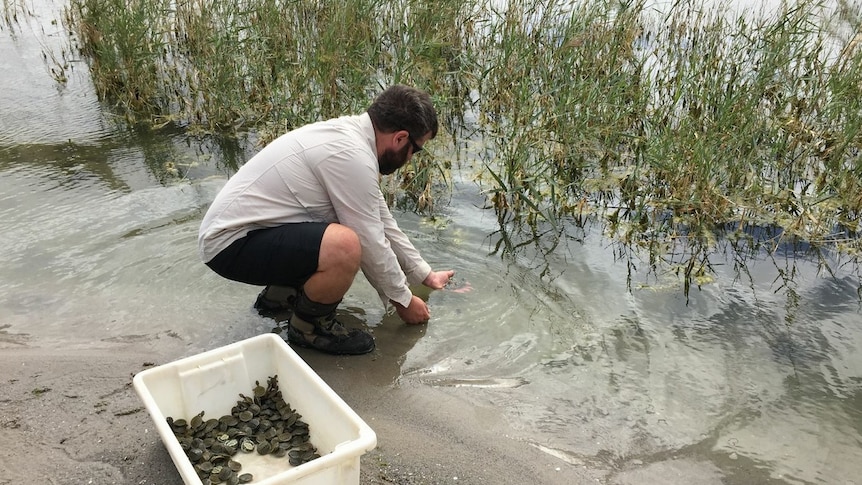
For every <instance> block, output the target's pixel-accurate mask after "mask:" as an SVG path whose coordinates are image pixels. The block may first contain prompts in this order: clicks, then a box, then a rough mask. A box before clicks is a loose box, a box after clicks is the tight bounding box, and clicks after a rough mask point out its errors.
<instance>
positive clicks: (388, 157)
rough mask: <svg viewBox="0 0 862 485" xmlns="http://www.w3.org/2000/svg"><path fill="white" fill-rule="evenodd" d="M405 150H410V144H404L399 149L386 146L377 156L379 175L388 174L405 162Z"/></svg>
mask: <svg viewBox="0 0 862 485" xmlns="http://www.w3.org/2000/svg"><path fill="white" fill-rule="evenodd" d="M407 150H410V144H407V145H405V146H404V148H403V149H402V150H401V151H397V152H396V151H395V150H392V149H390V148H387V149H386V150H385V151H384V152H383V154H382V155H380V156H379V157H377V167H378V170H379V171H380V173H381V175H389V174H391V173H393V172H395V171H396V170H398V169H399V168H401V167H403V166H404V164H405V163H407Z"/></svg>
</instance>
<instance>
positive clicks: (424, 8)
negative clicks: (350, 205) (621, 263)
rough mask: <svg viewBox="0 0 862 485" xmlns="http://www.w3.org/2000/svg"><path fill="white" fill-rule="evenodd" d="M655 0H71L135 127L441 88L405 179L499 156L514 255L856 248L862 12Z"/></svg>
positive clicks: (263, 120)
mask: <svg viewBox="0 0 862 485" xmlns="http://www.w3.org/2000/svg"><path fill="white" fill-rule="evenodd" d="M833 3H834V2H833ZM653 5H656V4H655V3H653V2H647V1H646V0H614V1H611V0H599V1H583V2H572V1H555V0H510V1H508V2H495V1H491V0H471V1H462V0H457V1H455V0H442V1H439V2H424V1H419V0H396V1H382V0H344V1H337V2H336V1H328V0H316V1H315V0H71V3H70V6H69V8H68V9H67V11H66V23H67V25H68V26H69V27H70V30H71V31H73V32H74V33H75V36H76V38H77V41H78V43H79V47H80V51H81V53H82V54H83V55H84V56H85V57H86V59H87V61H88V62H89V65H90V69H91V72H92V77H93V82H94V83H95V86H96V88H97V90H98V92H99V94H100V95H101V96H102V98H103V99H104V100H105V101H106V102H107V103H109V104H111V105H112V106H113V107H114V108H115V109H116V110H118V112H120V113H122V114H123V115H124V116H125V117H126V118H127V119H128V121H129V122H131V123H136V124H139V123H150V124H153V125H156V126H158V125H159V124H163V123H176V124H179V125H181V126H185V127H187V128H188V129H192V130H204V131H212V132H236V131H244V130H255V131H257V132H258V133H259V134H260V138H261V139H262V140H263V141H266V140H268V139H271V138H273V137H275V136H277V135H278V134H280V133H281V132H283V131H284V130H287V129H290V128H292V127H295V126H298V125H301V124H304V123H307V122H311V121H316V120H318V119H321V118H327V117H331V116H337V115H340V114H343V113H348V112H358V111H362V110H364V109H365V107H366V105H367V103H368V100H369V99H370V97H371V96H373V94H374V93H375V92H377V91H378V90H379V88H380V87H381V86H385V85H389V84H392V83H409V84H413V85H416V86H418V87H420V88H423V89H426V90H428V91H429V92H431V93H432V94H433V96H434V97H435V103H436V104H437V106H438V109H439V110H440V114H441V118H442V119H443V120H444V125H445V126H444V133H443V136H441V137H439V139H438V140H436V141H435V142H434V143H435V144H436V145H437V146H438V148H441V149H439V150H438V153H440V154H442V153H449V154H454V155H451V156H450V155H447V156H445V157H444V156H442V155H440V156H439V157H435V156H433V155H424V156H422V157H417V158H416V159H415V160H414V163H413V165H412V166H411V167H409V168H408V169H407V170H405V171H404V174H403V177H402V179H401V180H400V182H402V183H403V184H404V187H406V191H405V192H404V193H405V194H407V195H408V196H409V197H407V198H408V199H409V200H411V201H412V203H414V204H415V205H416V206H417V207H418V208H420V209H422V210H426V209H429V208H431V207H432V206H433V202H434V200H435V199H436V197H435V192H434V190H435V188H437V187H439V186H440V184H439V182H440V181H443V180H445V179H446V174H447V173H448V169H449V167H450V164H451V163H452V160H451V159H452V158H455V157H457V158H458V159H461V158H463V159H464V160H471V161H472V160H478V162H479V164H478V165H479V167H480V168H479V169H478V180H479V182H480V183H481V184H482V185H483V188H485V190H486V193H487V194H488V200H489V206H490V207H493V208H494V209H495V210H496V213H497V215H498V218H499V221H500V224H501V233H500V234H501V235H502V234H506V235H507V236H506V237H500V238H499V241H500V243H499V244H498V249H501V248H502V249H504V250H513V249H514V248H515V247H517V246H518V245H519V244H520V243H518V242H516V241H515V240H514V239H512V238H511V237H509V236H508V235H510V234H512V233H513V228H514V229H515V230H516V231H515V232H517V230H520V231H521V233H522V234H524V235H525V236H524V239H525V240H529V239H530V238H531V237H532V238H535V237H536V235H537V234H545V233H547V232H553V230H551V231H543V230H540V229H539V228H542V227H545V228H552V229H553V228H559V227H561V225H566V224H570V223H572V222H574V223H580V224H583V223H584V222H585V221H587V220H591V221H595V220H599V221H602V223H603V225H604V228H605V230H606V233H607V234H609V235H610V236H611V237H613V238H614V239H615V240H617V241H619V242H621V243H622V244H624V245H626V247H628V248H630V249H633V250H637V249H638V248H641V249H643V250H645V251H646V252H647V253H648V255H649V263H650V265H651V266H658V265H659V263H660V262H661V261H662V260H664V261H667V262H670V263H671V264H672V265H676V266H677V267H679V268H681V271H682V272H683V274H684V277H685V282H686V283H685V284H686V290H687V289H688V287H689V285H690V284H691V283H692V282H694V283H698V282H700V281H706V280H705V279H703V278H704V275H707V274H708V273H710V262H709V254H710V253H711V251H714V250H715V249H716V248H717V247H718V244H719V241H730V242H731V243H732V244H733V245H734V246H735V247H739V248H746V249H747V250H749V251H758V250H761V249H762V248H763V247H767V248H769V249H771V250H774V249H775V248H777V247H778V246H779V245H781V244H783V243H788V242H793V241H799V240H801V241H806V242H807V243H809V244H810V245H812V246H813V247H817V248H825V249H827V250H830V251H833V250H837V251H838V252H839V253H840V254H844V255H849V257H850V259H851V260H852V261H854V262H856V261H857V260H858V257H859V255H860V249H862V247H860V238H859V231H860V227H859V220H860V213H862V195H860V194H862V186H860V185H862V182H860V181H862V161H860V156H859V152H860V143H862V109H860V108H862V106H860V103H862V92H860V91H862V50H860V49H857V48H856V47H855V43H856V42H857V37H856V33H857V30H858V24H859V21H860V18H862V17H860V14H859V12H860V9H859V6H858V5H856V4H853V3H850V2H849V1H839V2H838V3H837V7H836V6H835V5H832V4H830V5H831V6H827V5H826V4H825V3H823V2H819V1H816V0H800V1H799V2H785V3H783V4H782V5H781V7H780V8H779V9H778V10H777V11H775V12H768V13H760V14H758V13H757V12H741V13H738V12H734V11H732V10H731V9H730V8H729V6H727V5H723V4H720V3H719V4H715V5H714V6H713V7H711V8H705V7H704V6H703V5H702V2H697V1H694V0H677V1H675V2H674V3H672V4H671V5H667V4H666V3H664V2H661V5H662V6H663V7H662V10H659V9H657V8H656V7H654V6H653ZM7 11H8V8H7ZM468 140H469V141H471V142H472V145H471V146H478V147H480V149H474V150H470V151H469V153H468V152H466V151H465V148H464V147H465V146H467V145H465V142H466V141H468ZM444 145H445V146H444ZM443 148H446V150H444V149H443ZM448 148H451V150H448ZM429 151H431V150H429ZM763 228H767V229H774V230H767V231H764V230H763ZM763 234H768V236H763ZM629 254H630V253H629Z"/></svg>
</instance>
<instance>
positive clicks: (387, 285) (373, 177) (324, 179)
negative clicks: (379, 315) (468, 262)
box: [317, 149, 431, 306]
mask: <svg viewBox="0 0 862 485" xmlns="http://www.w3.org/2000/svg"><path fill="white" fill-rule="evenodd" d="M371 162H372V163H368V154H365V153H358V152H357V151H356V150H354V149H346V150H344V151H343V152H340V153H337V154H333V156H332V157H330V158H329V159H328V160H327V161H325V162H323V163H321V164H319V165H318V167H317V169H318V170H317V171H318V175H319V180H320V181H321V183H323V184H324V185H325V187H326V190H327V193H328V194H329V198H330V200H331V202H332V206H333V209H334V210H335V214H336V217H337V219H338V222H339V223H340V224H342V225H344V226H346V227H348V228H350V229H352V230H353V231H354V232H355V233H356V235H357V236H359V240H360V244H361V246H362V259H361V262H360V266H361V268H362V272H363V273H364V274H365V277H366V278H367V279H368V281H369V283H371V285H372V286H373V287H374V288H375V290H377V293H378V295H379V296H380V298H381V300H382V301H383V304H384V305H386V304H388V302H389V300H392V301H394V302H397V303H399V304H400V305H402V306H408V305H409V304H410V300H411V299H412V297H413V294H412V292H411V291H410V288H409V286H408V285H410V284H417V283H421V282H422V281H424V280H425V278H426V277H427V276H428V273H430V272H431V267H430V265H429V264H428V263H426V262H425V260H423V259H422V257H421V256H420V254H419V251H418V250H416V248H415V247H414V246H413V244H412V243H411V242H410V240H409V239H408V238H407V236H406V235H405V234H404V233H403V232H402V231H401V229H399V227H398V224H397V223H396V221H395V218H394V217H393V216H392V213H391V212H390V211H389V208H388V207H387V205H386V201H385V199H384V198H383V194H382V192H381V191H380V183H379V175H378V169H377V159H376V155H374V158H373V159H372V160H371Z"/></svg>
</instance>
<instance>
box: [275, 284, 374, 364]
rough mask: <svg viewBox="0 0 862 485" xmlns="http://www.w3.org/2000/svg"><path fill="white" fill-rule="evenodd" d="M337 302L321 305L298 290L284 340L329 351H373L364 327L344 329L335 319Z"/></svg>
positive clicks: (354, 353) (339, 352) (343, 352)
mask: <svg viewBox="0 0 862 485" xmlns="http://www.w3.org/2000/svg"><path fill="white" fill-rule="evenodd" d="M339 303H340V302H336V303H332V304H321V303H317V302H313V301H311V300H309V299H308V297H306V296H305V293H300V295H299V298H297V300H296V308H295V311H294V313H293V315H292V316H291V317H290V320H288V324H287V341H288V342H290V343H292V344H296V345H299V346H300V347H307V348H312V349H317V350H320V351H322V352H327V353H330V354H350V355H358V354H366V353H368V352H371V351H372V350H374V337H372V336H371V334H370V333H368V332H367V331H365V330H360V329H358V328H346V327H345V326H344V325H342V324H341V322H339V321H338V320H336V319H335V308H336V307H337V306H338V304H339Z"/></svg>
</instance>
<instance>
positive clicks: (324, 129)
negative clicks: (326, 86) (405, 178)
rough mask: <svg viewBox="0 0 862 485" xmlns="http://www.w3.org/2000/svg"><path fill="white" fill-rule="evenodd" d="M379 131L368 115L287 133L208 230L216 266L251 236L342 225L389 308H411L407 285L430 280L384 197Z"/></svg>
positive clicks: (214, 209) (204, 253)
mask: <svg viewBox="0 0 862 485" xmlns="http://www.w3.org/2000/svg"><path fill="white" fill-rule="evenodd" d="M379 180H380V179H379V171H378V165H377V148H376V142H375V137H374V127H373V125H372V123H371V118H370V117H369V116H368V114H367V113H364V114H362V115H358V116H344V117H341V118H337V119H333V120H328V121H322V122H318V123H314V124H311V125H307V126H304V127H301V128H298V129H296V130H294V131H291V132H289V133H286V134H284V135H282V136H281V137H279V138H277V139H276V140H274V141H273V142H272V143H270V144H269V145H267V146H266V147H265V148H264V149H263V150H261V151H260V152H259V153H258V154H257V155H255V156H254V157H252V158H251V159H250V160H249V161H248V162H246V164H245V165H243V166H242V167H241V168H240V169H239V170H238V171H237V172H236V173H235V174H234V175H233V176H232V177H231V178H230V179H229V180H228V181H227V184H225V186H224V188H223V189H222V190H221V191H220V192H219V194H218V195H217V196H216V198H215V200H214V201H213V203H212V204H211V205H210V208H209V210H208V211H207V213H206V215H205V216H204V219H203V221H202V222H201V227H200V233H199V237H198V247H199V251H200V256H201V259H202V260H203V261H205V262H206V261H210V260H211V259H212V258H214V257H215V256H216V255H217V254H218V253H219V252H220V251H222V250H223V249H225V248H227V247H228V246H229V245H230V244H231V243H232V242H234V241H236V240H237V239H240V238H242V237H244V236H245V235H246V234H248V232H249V231H253V230H255V229H261V228H265V227H275V226H279V225H281V224H287V223H292V222H337V223H339V224H342V225H344V226H347V227H349V228H350V229H352V230H353V231H354V232H356V234H357V235H358V236H359V240H360V243H361V245H362V261H361V267H362V271H363V273H364V274H365V277H366V278H367V279H368V281H369V282H370V283H371V285H372V286H373V287H374V288H375V289H376V290H377V292H378V294H379V295H380V298H381V299H382V300H383V302H384V304H386V303H387V302H388V300H392V301H395V302H398V303H399V304H401V305H403V306H407V305H409V303H410V299H411V297H412V293H411V292H410V288H409V286H408V285H415V284H419V283H421V282H422V281H424V279H425V278H426V277H427V276H428V274H429V273H430V272H431V266H430V265H429V264H428V263H427V262H425V260H424V259H422V257H421V255H420V254H419V251H417V250H416V248H415V247H414V246H413V244H412V243H411V242H410V240H409V238H408V237H407V236H406V235H405V234H404V233H403V232H402V231H401V229H399V228H398V224H397V223H396V222H395V218H394V217H392V213H391V212H390V211H389V208H388V206H387V205H386V201H385V199H384V198H383V193H382V192H381V191H380V183H379Z"/></svg>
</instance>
